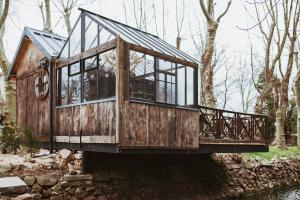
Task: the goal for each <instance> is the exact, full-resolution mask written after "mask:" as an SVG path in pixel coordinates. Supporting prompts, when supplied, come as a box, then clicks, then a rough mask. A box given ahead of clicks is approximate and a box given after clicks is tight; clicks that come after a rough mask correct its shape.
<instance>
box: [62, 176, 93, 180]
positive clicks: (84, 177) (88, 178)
mask: <svg viewBox="0 0 300 200" xmlns="http://www.w3.org/2000/svg"><path fill="white" fill-rule="evenodd" d="M92 179H93V177H92V175H65V176H64V177H63V180H64V181H90V180H92Z"/></svg>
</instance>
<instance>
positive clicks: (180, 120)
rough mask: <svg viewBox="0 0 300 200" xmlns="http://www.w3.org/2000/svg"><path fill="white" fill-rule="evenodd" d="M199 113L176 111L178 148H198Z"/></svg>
mask: <svg viewBox="0 0 300 200" xmlns="http://www.w3.org/2000/svg"><path fill="white" fill-rule="evenodd" d="M198 122H199V113H197V112H192V111H187V110H176V147H198V145H199V142H198V140H199V137H198V134H199V128H198Z"/></svg>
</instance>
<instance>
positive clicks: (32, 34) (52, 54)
mask: <svg viewBox="0 0 300 200" xmlns="http://www.w3.org/2000/svg"><path fill="white" fill-rule="evenodd" d="M25 37H27V38H29V39H30V40H31V41H32V43H33V44H34V45H36V46H37V47H38V49H39V50H40V51H41V52H42V53H43V54H44V55H45V57H47V58H49V59H55V58H57V56H58V54H59V52H60V51H61V49H62V47H63V45H64V44H65V42H66V38H64V37H62V36H59V35H57V34H53V33H48V32H45V31H40V30H36V29H33V28H29V27H25V28H24V30H23V34H22V36H21V40H20V42H19V45H18V48H17V51H16V54H15V56H14V58H13V61H12V64H11V66H10V68H9V71H8V72H9V73H8V76H9V75H10V74H11V72H12V69H13V67H14V65H15V62H16V59H17V55H18V54H19V51H20V48H21V46H22V43H23V40H24V38H25Z"/></svg>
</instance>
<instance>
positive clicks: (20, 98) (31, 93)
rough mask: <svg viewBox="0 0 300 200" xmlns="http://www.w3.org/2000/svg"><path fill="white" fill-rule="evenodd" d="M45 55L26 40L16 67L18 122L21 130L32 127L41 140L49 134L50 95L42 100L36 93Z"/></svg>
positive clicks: (46, 138) (45, 139) (45, 138)
mask: <svg viewBox="0 0 300 200" xmlns="http://www.w3.org/2000/svg"><path fill="white" fill-rule="evenodd" d="M43 57H44V55H43V54H42V53H41V52H40V51H39V49H38V48H37V47H36V46H35V45H33V44H32V42H31V41H30V40H25V41H24V44H23V45H22V47H21V50H20V53H19V55H18V57H17V62H16V63H17V64H16V68H15V70H16V77H17V81H16V84H17V91H16V110H17V115H16V122H17V128H18V129H19V130H21V131H22V130H23V129H24V128H25V127H28V128H31V130H32V131H33V133H34V134H35V135H36V136H37V137H38V138H39V139H40V140H41V141H47V140H48V134H49V109H48V105H49V104H48V102H49V101H48V97H49V96H48V97H47V98H46V99H44V100H40V99H38V98H37V96H36V94H35V79H36V77H37V73H38V65H39V61H40V59H41V58H43Z"/></svg>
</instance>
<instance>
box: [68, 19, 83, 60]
mask: <svg viewBox="0 0 300 200" xmlns="http://www.w3.org/2000/svg"><path fill="white" fill-rule="evenodd" d="M80 52H81V24H80V20H79V21H78V23H77V24H76V25H75V29H74V30H73V32H72V34H71V35H70V56H73V55H75V54H78V53H80Z"/></svg>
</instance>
